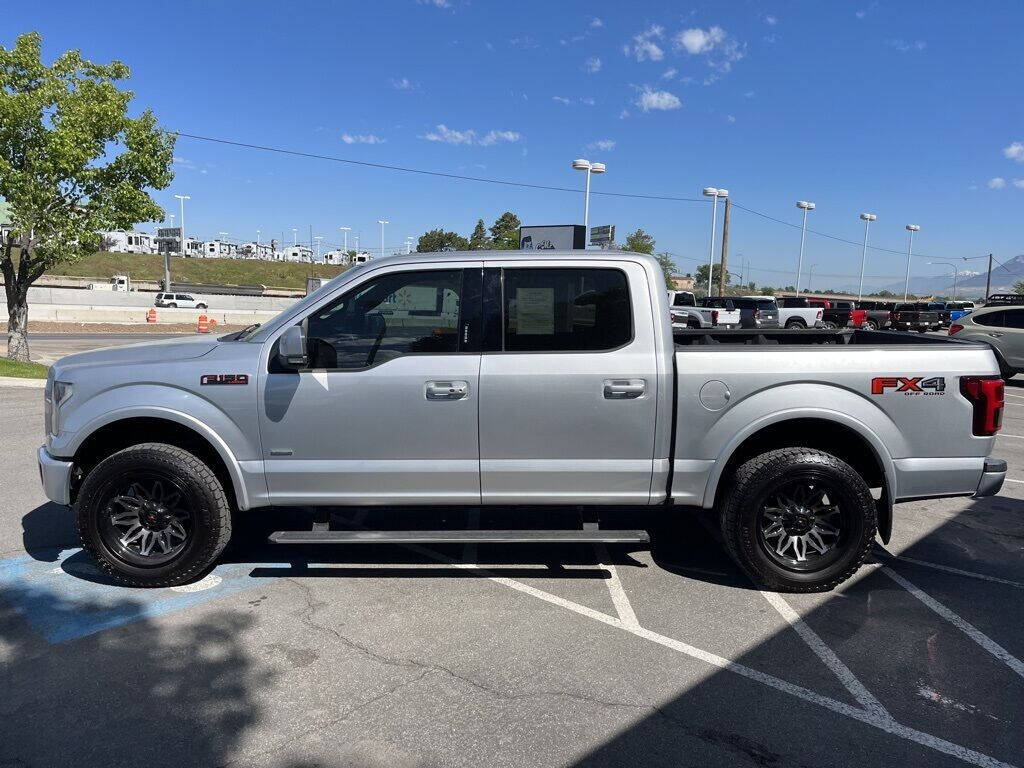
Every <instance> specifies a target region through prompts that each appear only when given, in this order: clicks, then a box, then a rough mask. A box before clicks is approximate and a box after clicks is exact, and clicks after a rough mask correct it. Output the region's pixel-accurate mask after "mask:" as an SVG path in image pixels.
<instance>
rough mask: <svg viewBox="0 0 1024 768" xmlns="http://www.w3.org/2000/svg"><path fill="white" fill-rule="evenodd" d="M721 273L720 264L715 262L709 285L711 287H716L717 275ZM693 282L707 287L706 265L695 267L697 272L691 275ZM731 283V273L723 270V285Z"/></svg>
mask: <svg viewBox="0 0 1024 768" xmlns="http://www.w3.org/2000/svg"><path fill="white" fill-rule="evenodd" d="M721 271H722V262H720V261H718V262H715V268H714V269H713V270H712V272H711V283H712V287H714V286H716V285H718V274H719V273H720V272H721ZM693 280H694V282H695V283H696V284H697V285H703V286H707V284H708V265H707V264H701V265H700V266H699V267H697V271H696V272H695V273H694V275H693ZM730 282H732V273H731V272H730V271H729V270H728V269H727V270H725V284H726V285H728V284H729V283H730Z"/></svg>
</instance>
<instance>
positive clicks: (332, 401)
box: [259, 262, 481, 504]
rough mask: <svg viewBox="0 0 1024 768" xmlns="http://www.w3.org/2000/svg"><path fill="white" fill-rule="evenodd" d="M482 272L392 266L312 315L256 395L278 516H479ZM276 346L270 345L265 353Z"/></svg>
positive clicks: (271, 365)
mask: <svg viewBox="0 0 1024 768" xmlns="http://www.w3.org/2000/svg"><path fill="white" fill-rule="evenodd" d="M480 284H481V263H480V262H473V263H466V262H458V263H455V262H449V263H447V264H445V265H444V268H437V269H432V268H427V267H425V266H422V265H417V266H416V267H408V266H407V267H405V268H404V269H403V268H402V266H401V265H393V266H391V267H387V268H383V269H382V271H379V272H375V273H374V274H373V275H371V276H369V277H368V278H367V279H365V280H363V281H360V282H359V284H358V285H356V286H355V287H353V288H351V289H349V290H348V291H346V292H344V293H343V294H342V295H340V296H338V297H336V298H333V299H330V300H328V301H326V302H325V303H324V304H322V305H321V306H319V307H318V308H316V309H314V310H312V311H311V312H310V313H309V314H308V315H307V316H306V317H305V319H303V320H302V323H303V324H304V325H305V327H306V339H307V347H308V353H309V358H310V360H309V367H308V368H306V369H304V370H301V371H299V372H294V371H285V370H281V369H280V367H279V366H277V367H275V362H276V352H275V350H274V348H273V346H271V348H270V349H269V351H268V365H267V369H268V372H267V374H266V377H265V383H264V384H262V385H261V386H260V388H259V392H260V394H259V396H260V438H261V442H262V446H263V458H264V467H265V471H266V476H267V484H268V489H269V492H270V497H271V501H272V503H274V504H424V503H428V504H429V503H436V504H477V503H479V501H480V474H479V457H480V454H479V443H478V439H477V425H478V420H477V405H478V400H479V386H478V385H479V376H480V352H479V344H480V330H481V328H480V306H481V298H480ZM268 344H272V342H268Z"/></svg>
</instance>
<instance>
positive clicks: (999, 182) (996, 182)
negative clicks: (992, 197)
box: [988, 176, 1006, 189]
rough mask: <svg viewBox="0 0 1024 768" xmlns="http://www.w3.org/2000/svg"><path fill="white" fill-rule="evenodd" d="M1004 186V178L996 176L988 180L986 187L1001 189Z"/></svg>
mask: <svg viewBox="0 0 1024 768" xmlns="http://www.w3.org/2000/svg"><path fill="white" fill-rule="evenodd" d="M1005 186H1006V179H1004V178H1003V177H1002V176H996V177H995V178H994V179H989V180H988V188H989V189H1002V188H1003V187H1005Z"/></svg>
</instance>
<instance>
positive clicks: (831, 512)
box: [721, 448, 876, 592]
mask: <svg viewBox="0 0 1024 768" xmlns="http://www.w3.org/2000/svg"><path fill="white" fill-rule="evenodd" d="M721 525H722V534H723V537H724V539H725V544H726V547H727V548H728V549H729V553H730V554H731V555H732V557H733V559H734V560H736V562H737V563H738V564H739V565H740V567H742V568H743V570H744V571H746V572H747V574H748V575H749V576H750V577H751V578H753V579H754V581H755V582H757V584H758V585H760V586H763V587H766V588H768V589H771V590H774V591H778V592H818V591H825V590H829V589H832V588H833V587H835V586H836V585H838V584H840V583H842V582H843V581H845V580H846V579H848V578H849V577H850V576H852V575H853V574H854V573H855V572H856V571H857V569H858V568H859V567H860V565H861V563H863V562H864V558H865V557H867V553H868V551H869V550H870V549H871V545H872V543H873V541H874V538H875V527H876V512H875V502H874V499H873V498H872V497H871V491H870V489H869V488H868V486H867V483H865V482H864V479H863V478H862V477H861V476H860V475H859V474H857V472H856V471H855V470H854V469H853V468H852V467H851V466H850V465H849V464H847V463H846V462H844V461H842V460H840V459H838V458H836V457H835V456H832V455H831V454H828V453H824V452H822V451H817V450H813V449H811V448H781V449H777V450H774V451H768V452H767V453H763V454H761V455H760V456H755V457H754V458H752V459H750V460H749V461H747V462H745V463H744V464H742V465H741V466H740V468H739V469H738V470H737V471H736V474H735V475H734V476H733V478H732V483H731V488H730V489H729V492H728V494H727V496H726V498H725V503H724V504H723V506H722V510H721Z"/></svg>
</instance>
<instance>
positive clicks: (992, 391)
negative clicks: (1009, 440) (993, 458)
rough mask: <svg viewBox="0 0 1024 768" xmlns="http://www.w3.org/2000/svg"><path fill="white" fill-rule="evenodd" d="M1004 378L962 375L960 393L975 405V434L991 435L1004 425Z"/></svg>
mask: <svg viewBox="0 0 1024 768" xmlns="http://www.w3.org/2000/svg"><path fill="white" fill-rule="evenodd" d="M1003 387H1004V384H1003V380H1002V379H1000V378H998V377H984V378H983V377H981V376H962V377H961V378H960V394H962V395H963V396H964V397H966V398H967V399H968V400H970V402H971V405H973V406H974V434H975V435H977V436H979V437H991V436H992V435H994V434H995V433H996V432H998V431H999V428H1000V427H1001V426H1002V425H1003Z"/></svg>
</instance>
